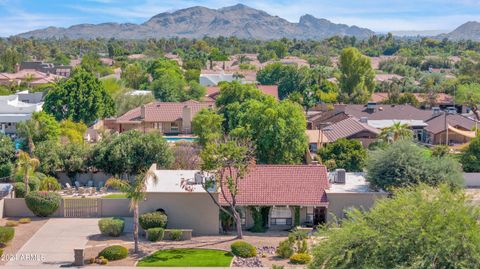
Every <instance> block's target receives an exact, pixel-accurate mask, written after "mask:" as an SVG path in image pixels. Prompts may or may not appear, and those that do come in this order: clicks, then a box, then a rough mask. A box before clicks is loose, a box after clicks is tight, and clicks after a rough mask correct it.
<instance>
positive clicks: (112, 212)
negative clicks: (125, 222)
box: [99, 198, 133, 217]
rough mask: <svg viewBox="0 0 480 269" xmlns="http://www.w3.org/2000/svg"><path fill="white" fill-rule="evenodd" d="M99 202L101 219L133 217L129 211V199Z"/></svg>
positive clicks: (107, 199) (108, 199)
mask: <svg viewBox="0 0 480 269" xmlns="http://www.w3.org/2000/svg"><path fill="white" fill-rule="evenodd" d="M99 200H100V205H101V207H100V214H101V216H102V217H133V212H132V211H131V210H130V199H126V198H118V199H110V198H106V199H99Z"/></svg>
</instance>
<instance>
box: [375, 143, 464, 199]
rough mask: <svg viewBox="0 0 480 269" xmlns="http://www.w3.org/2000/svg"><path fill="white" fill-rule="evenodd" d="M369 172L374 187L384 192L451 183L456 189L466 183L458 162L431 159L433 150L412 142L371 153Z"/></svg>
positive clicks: (445, 158)
mask: <svg viewBox="0 0 480 269" xmlns="http://www.w3.org/2000/svg"><path fill="white" fill-rule="evenodd" d="M366 169H367V171H368V173H367V179H368V181H369V182H370V184H371V186H372V187H373V188H378V189H384V190H389V189H391V188H397V187H405V186H409V185H413V184H419V183H425V184H429V185H439V184H441V183H448V184H450V185H451V186H454V187H460V186H462V183H463V175H462V172H461V168H460V165H459V164H458V162H457V161H455V160H454V159H452V158H450V157H448V156H447V157H433V156H430V151H429V150H427V149H425V148H422V147H420V146H418V145H416V144H415V143H413V142H412V141H408V140H399V141H397V142H394V143H393V144H391V145H390V146H388V147H386V148H383V149H377V150H375V151H373V152H371V153H370V156H369V158H368V160H367V166H366Z"/></svg>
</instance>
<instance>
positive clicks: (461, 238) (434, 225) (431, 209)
mask: <svg viewBox="0 0 480 269" xmlns="http://www.w3.org/2000/svg"><path fill="white" fill-rule="evenodd" d="M479 217H480V214H479V210H478V208H477V207H476V205H474V204H472V203H470V202H469V201H467V196H466V195H465V194H464V193H463V191H452V190H451V189H450V188H449V186H445V185H442V186H440V187H439V188H434V187H430V186H426V185H420V186H417V187H413V186H412V187H407V188H403V189H398V190H397V191H396V192H395V194H394V196H393V198H386V199H381V200H378V201H377V202H376V204H375V206H374V207H373V208H372V209H371V210H370V211H367V212H362V211H360V210H357V209H354V210H351V211H349V212H348V218H347V219H345V220H343V221H342V224H341V226H339V227H338V229H328V230H324V231H322V232H321V233H320V235H321V236H325V238H327V239H325V240H320V241H318V243H316V244H315V246H314V247H313V251H312V254H313V257H314V258H313V261H312V262H311V264H310V265H309V268H311V269H313V268H326V269H328V268H335V269H337V268H339V269H347V268H425V269H426V268H475V267H477V266H478V264H479V263H480V245H479V244H478V243H477V242H479V241H480V226H479V225H478V218H479ZM446 242H448V243H446Z"/></svg>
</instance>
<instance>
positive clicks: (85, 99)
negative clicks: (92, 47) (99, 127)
mask: <svg viewBox="0 0 480 269" xmlns="http://www.w3.org/2000/svg"><path fill="white" fill-rule="evenodd" d="M43 108H44V110H45V111H46V112H47V113H49V114H52V115H53V116H54V117H55V118H56V119H57V120H63V119H71V120H73V121H75V122H84V123H85V124H87V125H90V124H92V123H93V122H95V121H96V120H98V119H100V118H105V117H110V116H113V115H115V103H114V102H113V100H112V98H111V97H110V96H109V95H108V93H107V92H106V90H105V88H104V87H103V85H102V84H101V83H100V81H99V80H98V79H97V78H95V77H94V76H93V75H92V74H91V73H88V72H87V71H85V70H84V69H82V68H80V69H76V70H75V71H74V72H73V74H72V75H71V77H70V78H68V79H66V80H64V81H62V82H60V83H59V84H58V86H57V87H55V88H54V89H52V90H51V91H49V92H48V94H47V96H46V97H45V104H44V106H43Z"/></svg>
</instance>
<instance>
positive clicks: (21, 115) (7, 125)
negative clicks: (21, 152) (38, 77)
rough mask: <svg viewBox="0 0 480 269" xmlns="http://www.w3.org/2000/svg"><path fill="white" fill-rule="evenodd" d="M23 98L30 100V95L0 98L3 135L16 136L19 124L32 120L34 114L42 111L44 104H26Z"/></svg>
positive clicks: (0, 121) (0, 125)
mask: <svg viewBox="0 0 480 269" xmlns="http://www.w3.org/2000/svg"><path fill="white" fill-rule="evenodd" d="M21 98H28V93H25V92H23V93H21V94H15V95H8V96H0V132H1V133H4V134H16V132H17V124H18V123H19V122H21V121H25V120H28V119H30V118H31V117H32V113H34V112H40V111H42V105H43V102H39V103H26V102H22V101H21ZM32 100H33V99H32Z"/></svg>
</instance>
